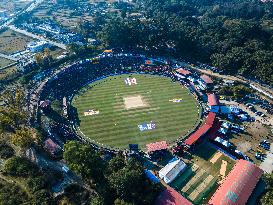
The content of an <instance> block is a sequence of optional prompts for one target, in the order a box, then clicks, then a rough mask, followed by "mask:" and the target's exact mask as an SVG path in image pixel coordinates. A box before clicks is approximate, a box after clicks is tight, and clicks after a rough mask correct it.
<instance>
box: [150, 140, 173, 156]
mask: <svg viewBox="0 0 273 205" xmlns="http://www.w3.org/2000/svg"><path fill="white" fill-rule="evenodd" d="M146 148H147V151H148V153H149V152H154V151H160V150H165V149H168V144H167V142H166V141H161V142H154V143H150V144H147V145H146Z"/></svg>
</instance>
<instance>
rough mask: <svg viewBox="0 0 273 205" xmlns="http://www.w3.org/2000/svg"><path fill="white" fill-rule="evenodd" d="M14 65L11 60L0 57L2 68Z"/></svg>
mask: <svg viewBox="0 0 273 205" xmlns="http://www.w3.org/2000/svg"><path fill="white" fill-rule="evenodd" d="M12 63H14V61H11V60H8V59H5V58H1V57H0V68H2V67H5V66H8V65H10V64H12Z"/></svg>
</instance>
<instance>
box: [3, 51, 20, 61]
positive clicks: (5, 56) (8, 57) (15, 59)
mask: <svg viewBox="0 0 273 205" xmlns="http://www.w3.org/2000/svg"><path fill="white" fill-rule="evenodd" d="M0 58H6V59H8V60H12V61H17V60H19V59H18V58H14V57H12V56H10V55H6V54H3V53H0Z"/></svg>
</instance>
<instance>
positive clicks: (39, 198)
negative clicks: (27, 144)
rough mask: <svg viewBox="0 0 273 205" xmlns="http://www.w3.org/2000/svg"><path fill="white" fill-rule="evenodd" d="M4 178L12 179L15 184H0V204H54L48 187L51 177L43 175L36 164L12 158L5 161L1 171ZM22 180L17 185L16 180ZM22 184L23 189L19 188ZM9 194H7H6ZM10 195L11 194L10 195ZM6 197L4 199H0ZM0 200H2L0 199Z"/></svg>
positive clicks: (22, 158) (21, 158)
mask: <svg viewBox="0 0 273 205" xmlns="http://www.w3.org/2000/svg"><path fill="white" fill-rule="evenodd" d="M2 172H3V174H4V175H6V176H9V177H10V176H11V177H14V179H15V183H14V184H13V185H12V186H10V185H9V184H7V183H3V184H2V186H1V183H0V201H1V204H5V205H6V204H7V205H14V204H24V203H28V204H37V205H38V204H39V205H50V204H53V203H54V200H53V199H52V196H51V193H50V191H49V187H50V185H51V182H52V177H49V176H47V175H45V174H44V173H43V172H41V171H40V169H39V168H38V167H37V165H36V164H34V163H32V162H31V161H29V160H28V159H26V158H24V157H18V156H13V157H11V158H9V159H8V160H6V161H5V163H4V167H3V170H2ZM19 178H20V179H22V180H21V182H20V183H18V184H17V180H16V179H19ZM22 184H24V188H25V189H26V190H25V189H21V187H20V186H22ZM8 192H9V193H8ZM11 193H12V194H11ZM4 196H7V197H6V198H2V197H4ZM1 198H2V199H1Z"/></svg>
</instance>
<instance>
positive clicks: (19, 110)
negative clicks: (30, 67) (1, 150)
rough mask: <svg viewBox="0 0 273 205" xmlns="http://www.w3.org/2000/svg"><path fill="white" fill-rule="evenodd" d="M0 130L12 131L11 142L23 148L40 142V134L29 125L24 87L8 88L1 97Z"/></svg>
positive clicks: (2, 131)
mask: <svg viewBox="0 0 273 205" xmlns="http://www.w3.org/2000/svg"><path fill="white" fill-rule="evenodd" d="M0 100H1V101H2V102H3V103H4V105H3V106H0V121H1V124H0V131H1V133H4V132H9V133H11V142H12V143H13V144H14V145H16V146H19V147H21V148H23V149H25V148H29V147H30V146H31V145H32V144H33V143H34V142H39V137H40V136H39V134H38V132H37V131H36V130H34V129H32V128H30V127H29V126H28V125H27V120H28V115H27V112H26V109H25V106H26V102H25V93H24V91H23V90H22V89H20V88H16V89H15V90H6V91H5V92H3V94H2V95H1V97H0Z"/></svg>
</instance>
